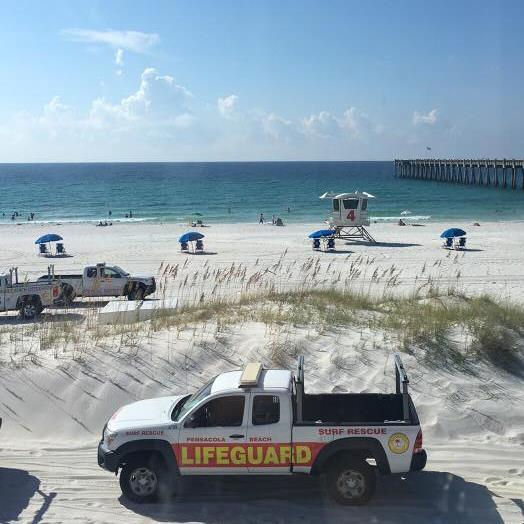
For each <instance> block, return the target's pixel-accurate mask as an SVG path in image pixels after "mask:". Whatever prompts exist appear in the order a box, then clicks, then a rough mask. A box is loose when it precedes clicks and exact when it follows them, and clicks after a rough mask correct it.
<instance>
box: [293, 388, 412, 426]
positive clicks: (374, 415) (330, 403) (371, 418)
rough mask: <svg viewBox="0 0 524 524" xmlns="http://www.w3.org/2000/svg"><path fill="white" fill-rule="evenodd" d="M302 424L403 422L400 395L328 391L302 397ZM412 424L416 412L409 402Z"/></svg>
mask: <svg viewBox="0 0 524 524" xmlns="http://www.w3.org/2000/svg"><path fill="white" fill-rule="evenodd" d="M302 409H303V424H306V425H310V424H315V425H319V424H320V425H322V424H325V425H344V424H384V423H387V422H393V421H395V422H397V423H398V421H403V411H402V395H401V394H395V393H391V394H382V393H329V394H320V395H308V394H305V395H304V397H303V408H302ZM410 412H411V419H412V420H411V423H416V422H417V420H416V413H415V412H414V408H413V404H412V403H411V401H410Z"/></svg>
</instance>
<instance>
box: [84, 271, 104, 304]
mask: <svg viewBox="0 0 524 524" xmlns="http://www.w3.org/2000/svg"><path fill="white" fill-rule="evenodd" d="M82 284H83V289H82V295H83V296H84V297H99V296H100V292H99V287H100V283H99V279H98V268H96V267H95V266H89V267H86V269H85V271H84V277H83V279H82Z"/></svg>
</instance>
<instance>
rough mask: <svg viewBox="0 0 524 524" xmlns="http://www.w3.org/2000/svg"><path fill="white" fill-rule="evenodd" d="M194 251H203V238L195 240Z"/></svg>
mask: <svg viewBox="0 0 524 524" xmlns="http://www.w3.org/2000/svg"><path fill="white" fill-rule="evenodd" d="M195 251H198V252H199V253H202V252H203V251H204V242H203V240H200V239H199V240H197V241H196V246H195Z"/></svg>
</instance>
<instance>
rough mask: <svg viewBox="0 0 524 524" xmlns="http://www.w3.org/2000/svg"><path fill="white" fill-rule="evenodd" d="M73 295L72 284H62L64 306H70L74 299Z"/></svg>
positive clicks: (74, 294) (74, 295)
mask: <svg viewBox="0 0 524 524" xmlns="http://www.w3.org/2000/svg"><path fill="white" fill-rule="evenodd" d="M75 297H76V293H75V290H74V289H73V286H70V285H69V284H62V301H63V302H64V306H66V307H68V306H70V305H71V304H72V303H73V301H74V300H75Z"/></svg>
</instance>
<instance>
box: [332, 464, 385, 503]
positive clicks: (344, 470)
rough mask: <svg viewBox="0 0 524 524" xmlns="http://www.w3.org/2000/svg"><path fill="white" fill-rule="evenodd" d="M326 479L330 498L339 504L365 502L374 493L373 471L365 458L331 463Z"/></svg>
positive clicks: (374, 479) (374, 480)
mask: <svg viewBox="0 0 524 524" xmlns="http://www.w3.org/2000/svg"><path fill="white" fill-rule="evenodd" d="M326 481H327V489H328V492H329V494H330V496H331V498H332V499H333V500H335V502H338V503H339V504H344V505H350V506H358V505H360V504H365V503H366V502H368V501H369V500H370V499H371V497H372V496H373V494H374V493H375V486H376V478H375V472H374V471H373V468H372V467H371V466H370V465H369V464H368V463H367V462H366V461H365V460H345V461H341V462H340V463H338V464H333V466H332V467H331V468H330V469H329V471H328V472H327V477H326Z"/></svg>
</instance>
